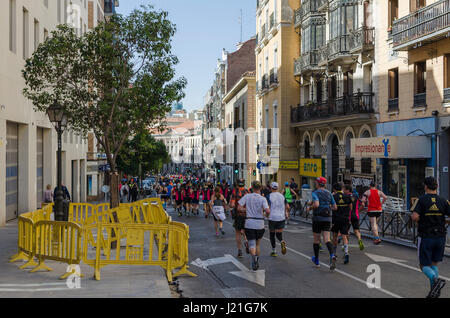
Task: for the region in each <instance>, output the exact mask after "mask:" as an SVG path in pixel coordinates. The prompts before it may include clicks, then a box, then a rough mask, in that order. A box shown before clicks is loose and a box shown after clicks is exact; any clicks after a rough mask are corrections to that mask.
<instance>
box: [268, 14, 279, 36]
mask: <svg viewBox="0 0 450 318" xmlns="http://www.w3.org/2000/svg"><path fill="white" fill-rule="evenodd" d="M269 23H270V28H269V30H270V31H271V32H273V31H274V28H275V27H276V24H277V21H276V20H275V14H274V13H273V12H272V14H271V15H270V22H269Z"/></svg>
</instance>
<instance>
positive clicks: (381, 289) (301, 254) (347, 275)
mask: <svg viewBox="0 0 450 318" xmlns="http://www.w3.org/2000/svg"><path fill="white" fill-rule="evenodd" d="M224 223H227V224H230V225H232V224H231V223H230V222H226V221H225V222H224ZM263 239H264V240H266V241H268V242H270V240H269V239H268V238H265V237H263ZM277 245H280V243H278V242H277ZM286 249H288V250H290V251H292V252H294V253H295V254H298V255H300V256H303V257H304V258H306V259H308V260H311V257H310V256H308V255H306V254H303V253H302V252H298V251H296V250H294V249H292V248H290V247H286ZM320 264H321V265H322V266H325V267H327V268H330V266H329V265H327V264H325V263H322V262H320ZM334 271H335V272H337V273H339V274H341V275H344V276H346V277H348V278H351V279H353V280H355V281H357V282H360V283H361V284H364V285H365V286H367V282H366V281H364V280H362V279H360V278H358V277H356V276H353V275H351V274H348V273H346V272H343V271H341V270H339V269H335V270H334ZM376 290H379V291H381V292H383V293H385V294H386V295H389V296H392V297H394V298H402V297H401V296H399V295H397V294H394V293H392V292H390V291H388V290H386V289H384V288H377V289H376Z"/></svg>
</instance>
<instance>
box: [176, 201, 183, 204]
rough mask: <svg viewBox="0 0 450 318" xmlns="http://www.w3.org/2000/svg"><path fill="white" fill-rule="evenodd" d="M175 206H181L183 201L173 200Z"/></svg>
mask: <svg viewBox="0 0 450 318" xmlns="http://www.w3.org/2000/svg"><path fill="white" fill-rule="evenodd" d="M175 203H176V205H181V203H183V201H181V200H175Z"/></svg>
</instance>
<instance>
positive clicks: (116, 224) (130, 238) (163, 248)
mask: <svg viewBox="0 0 450 318" xmlns="http://www.w3.org/2000/svg"><path fill="white" fill-rule="evenodd" d="M52 212H53V204H49V205H46V206H43V208H42V209H40V210H36V211H34V212H29V213H24V214H22V215H21V216H20V217H19V220H18V252H17V254H16V255H14V256H13V257H12V259H11V262H14V261H17V260H25V261H26V264H24V265H22V266H21V267H20V268H21V269H23V268H26V267H30V266H35V268H33V269H32V270H31V272H35V271H38V270H47V271H51V270H52V269H51V268H50V267H48V266H47V265H46V264H45V261H46V260H54V261H59V262H63V263H67V264H69V265H76V264H79V263H80V261H81V260H83V262H85V263H86V264H87V265H90V266H93V267H94V269H95V270H94V272H95V274H94V276H95V278H96V279H98V280H99V279H100V269H101V268H102V267H103V266H106V265H110V264H116V265H157V266H162V267H163V268H165V269H166V273H167V277H168V280H169V281H172V279H173V277H177V276H179V275H181V274H188V275H191V276H196V275H195V274H193V273H191V272H190V271H188V270H187V269H188V267H189V266H188V241H189V227H188V226H187V225H185V224H183V223H179V222H172V218H171V217H170V216H169V215H168V214H167V213H166V211H165V210H164V209H163V207H162V203H161V200H160V199H159V198H152V199H145V200H141V201H137V202H133V203H128V204H121V205H120V206H119V207H118V208H115V209H110V206H109V204H108V203H104V204H99V205H96V206H95V205H92V204H86V203H82V204H81V203H75V204H70V210H69V222H57V221H51V216H52ZM114 215H115V217H114ZM112 242H117V244H115V245H116V247H115V251H112V249H113V248H112V244H111V243H112ZM35 257H36V258H37V259H38V261H39V263H36V262H35V260H34V258H35ZM177 268H179V270H178V272H177V273H176V274H175V275H173V273H172V271H173V270H175V269H177ZM71 274H76V273H75V272H74V271H72V272H67V273H66V274H64V275H63V276H61V278H66V277H68V276H69V275H71Z"/></svg>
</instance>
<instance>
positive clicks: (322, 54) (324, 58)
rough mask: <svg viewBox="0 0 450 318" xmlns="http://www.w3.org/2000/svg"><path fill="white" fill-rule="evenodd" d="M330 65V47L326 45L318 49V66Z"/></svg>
mask: <svg viewBox="0 0 450 318" xmlns="http://www.w3.org/2000/svg"><path fill="white" fill-rule="evenodd" d="M327 63H328V45H324V46H322V47H320V48H319V49H318V54H317V64H318V65H319V66H324V65H326V64H327Z"/></svg>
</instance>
